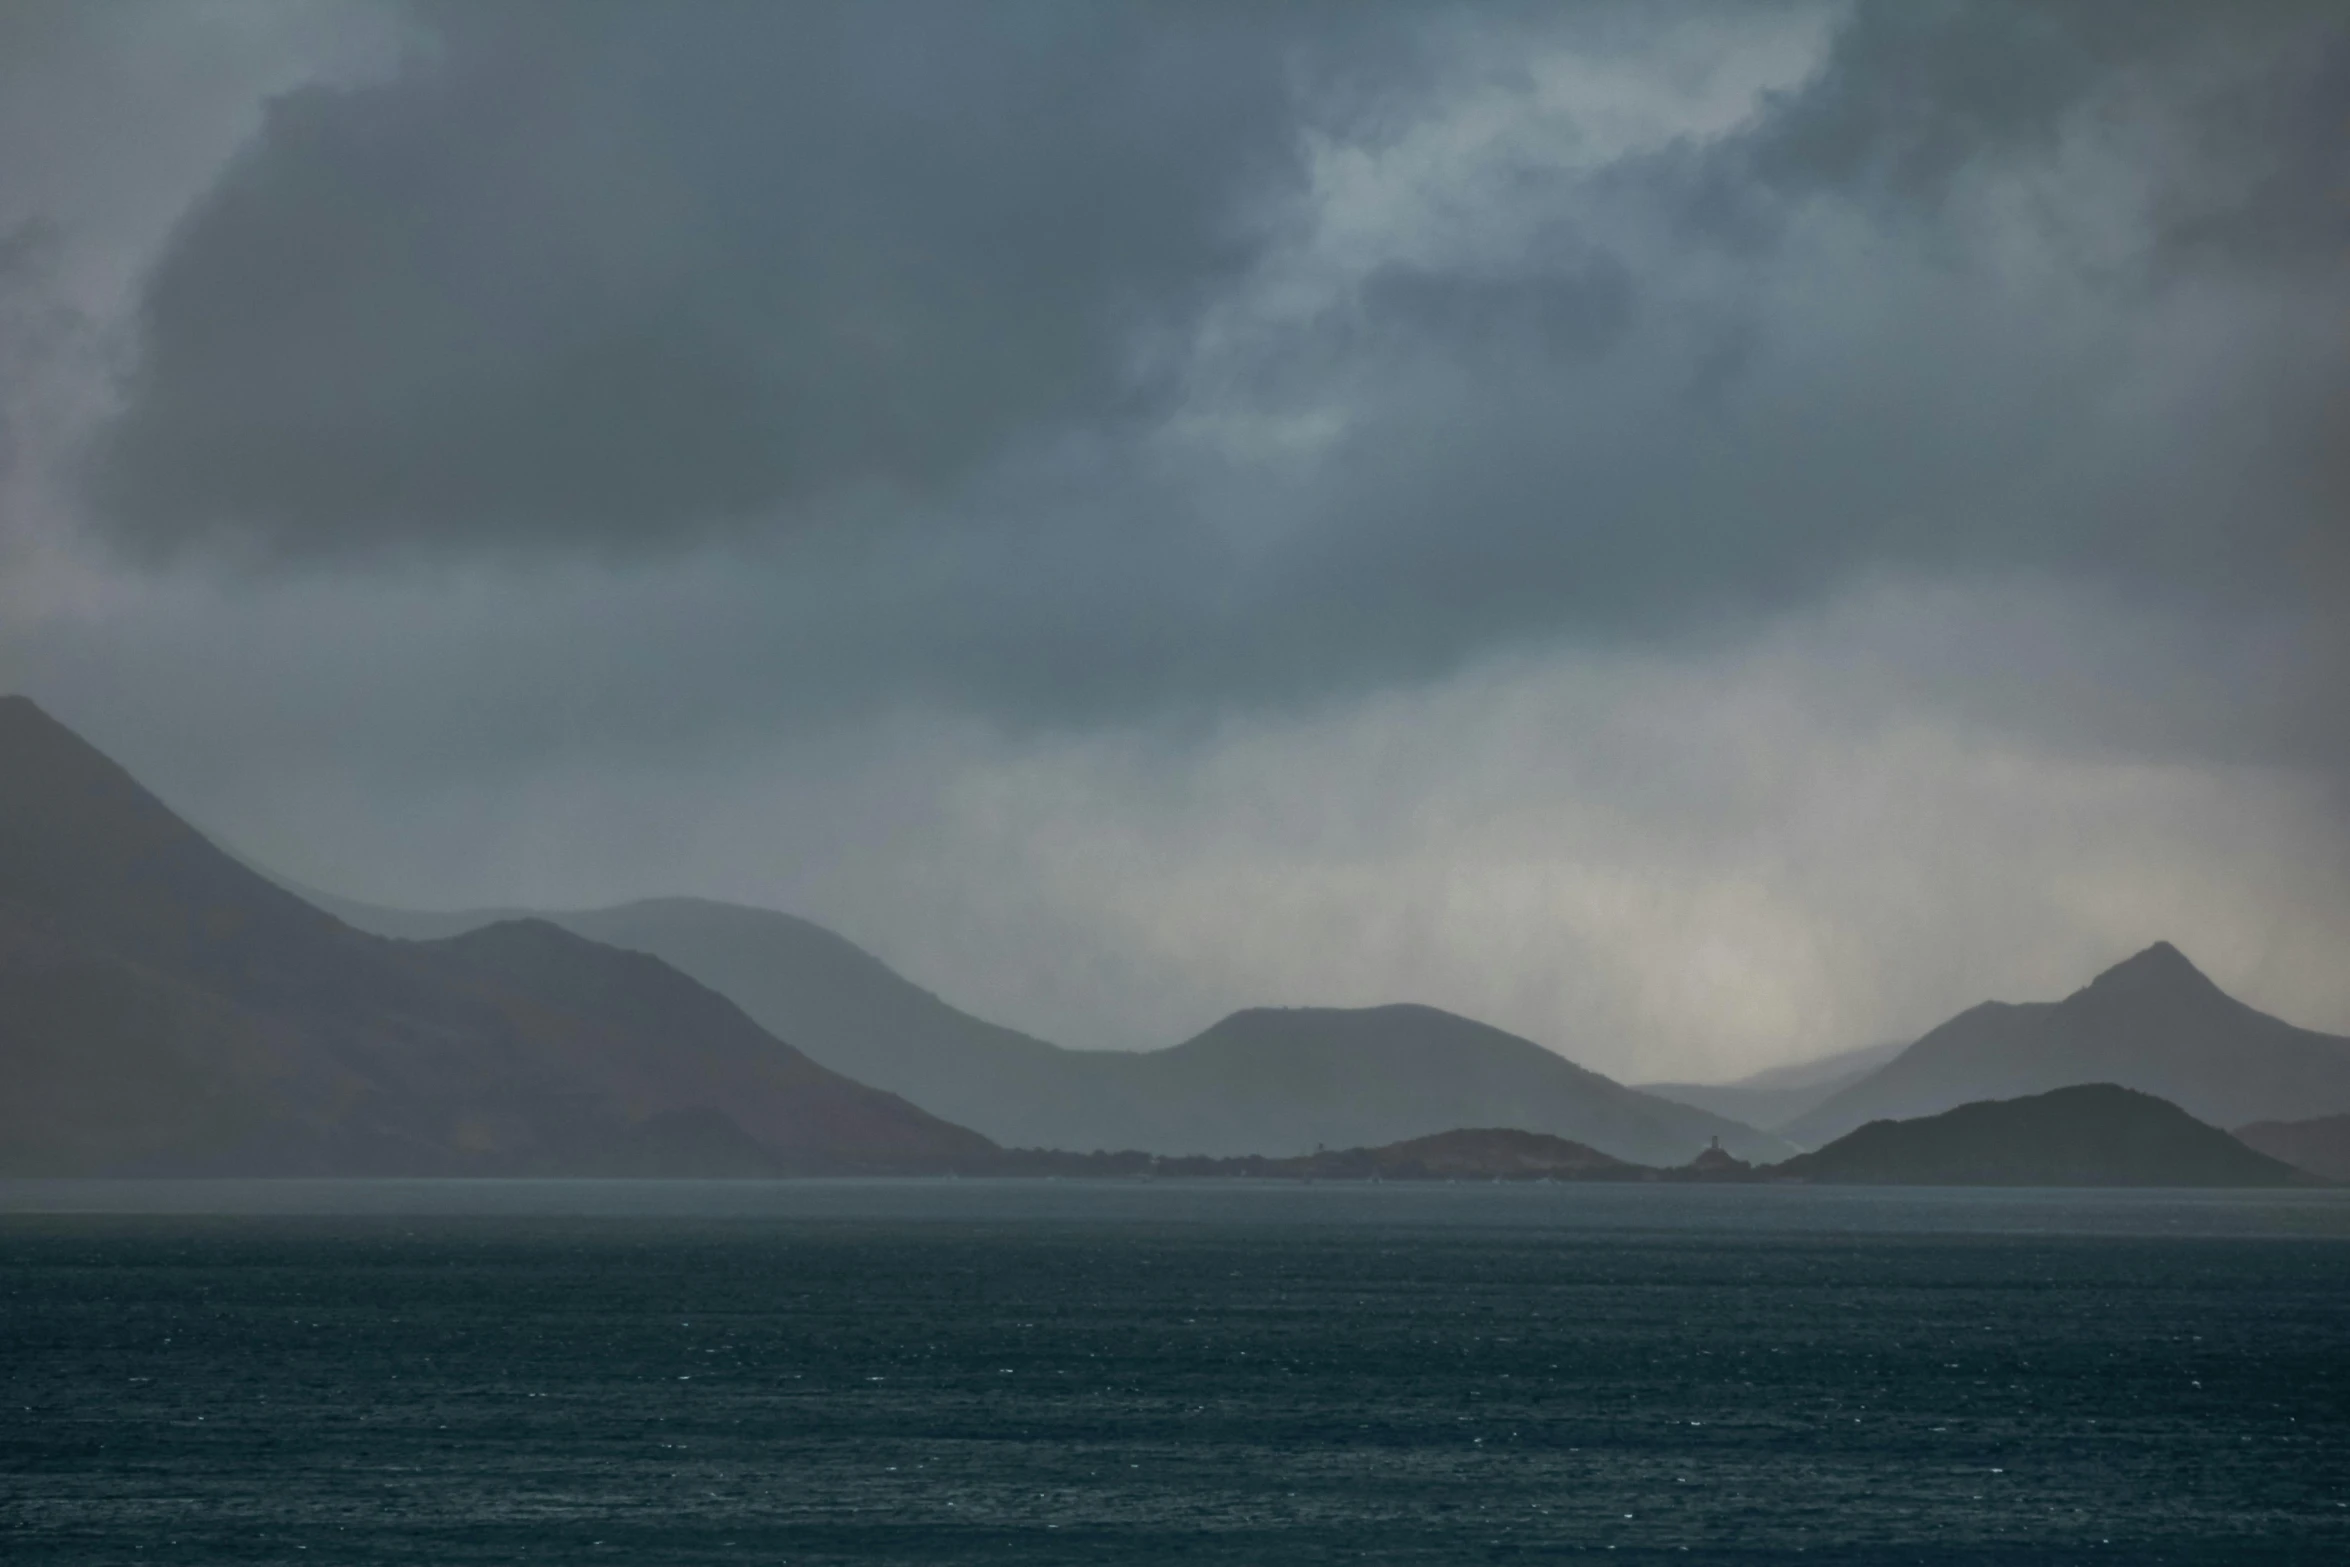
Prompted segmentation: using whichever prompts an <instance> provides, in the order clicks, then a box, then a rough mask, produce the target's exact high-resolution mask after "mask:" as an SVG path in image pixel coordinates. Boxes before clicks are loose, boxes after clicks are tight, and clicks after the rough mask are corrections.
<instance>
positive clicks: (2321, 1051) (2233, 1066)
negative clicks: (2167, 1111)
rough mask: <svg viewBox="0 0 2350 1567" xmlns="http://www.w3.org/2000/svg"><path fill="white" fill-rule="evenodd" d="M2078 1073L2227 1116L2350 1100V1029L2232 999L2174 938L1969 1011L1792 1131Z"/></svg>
mask: <svg viewBox="0 0 2350 1567" xmlns="http://www.w3.org/2000/svg"><path fill="white" fill-rule="evenodd" d="M2072 1083H2119V1084H2121V1085H2122V1086H2124V1087H2128V1088H2135V1089H2138V1090H2140V1091H2142V1092H2144V1093H2149V1094H2154V1095H2156V1096H2158V1097H2160V1098H2163V1099H2167V1100H2169V1101H2170V1102H2171V1103H2173V1104H2175V1105H2178V1106H2179V1107H2180V1108H2182V1109H2183V1110H2185V1111H2186V1112H2187V1113H2188V1114H2189V1115H2192V1116H2195V1117H2197V1118H2199V1119H2201V1120H2205V1121H2209V1122H2211V1123H2213V1124H2214V1125H2218V1126H2239V1125H2242V1124H2243V1123H2245V1122H2247V1121H2259V1120H2270V1119H2278V1118H2282V1117H2286V1116H2296V1115H2300V1116H2305V1115H2308V1114H2311V1113H2313V1112H2322V1111H2334V1110H2350V1040H2346V1039H2339V1038H2336V1037H2334V1036H2332V1035H2330V1034H2318V1033H2312V1032H2310V1031H2309V1030H2307V1029H2302V1028H2295V1027H2294V1026H2293V1025H2292V1024H2290V1023H2286V1022H2282V1021H2280V1020H2278V1019H2276V1018H2273V1017H2270V1016H2268V1015H2267V1014H2265V1013H2262V1012H2256V1011H2254V1010H2253V1009H2252V1008H2250V1007H2248V1006H2246V1005H2244V1003H2242V1002H2241V1001H2238V1000H2236V999H2234V998H2233V997H2231V996H2229V995H2228V994H2227V993H2226V992H2224V991H2222V990H2221V989H2220V988H2219V987H2218V986H2217V985H2214V984H2213V983H2212V982H2211V981H2210V980H2209V979H2207V978H2205V977H2204V975H2203V974H2202V972H2201V971H2200V970H2198V969H2197V968H2196V967H2195V965H2194V964H2192V963H2190V962H2188V961H2187V959H2186V958H2185V957H2184V956H2183V955H2182V954H2181V953H2180V952H2179V950H2178V949H2177V948H2176V947H2173V946H2172V945H2170V944H2169V943H2168V942H2157V943H2156V944H2155V945H2153V946H2151V947H2149V948H2147V949H2146V950H2145V951H2143V952H2141V953H2139V954H2138V955H2137V956H2135V957H2133V958H2130V959H2129V960H2128V961H2126V962H2123V963H2119V964H2116V965H2115V966H2114V967H2112V968H2110V969H2108V970H2106V971H2105V972H2104V973H2103V974H2100V975H2098V976H2097V978H2096V979H2095V980H2094V981H2093V982H2091V983H2090V984H2089V985H2088V986H2086V987H2085V988H2083V989H2081V990H2078V991H2075V992H2074V993H2073V994H2072V995H2070V996H2067V997H2066V998H2065V999H2064V1000H2062V1001H2053V1002H2027V1003H2023V1004H2021V1005H2011V1004H2009V1003H2006V1002H1997V1001H1992V1002H1985V1003H1984V1004H1983V1005H1981V1006H1978V1007H1974V1008H1971V1009H1970V1010H1968V1011H1965V1012H1962V1013H1960V1014H1959V1015H1958V1016H1957V1017H1955V1018H1952V1019H1951V1020H1950V1021H1949V1022H1947V1023H1944V1024H1943V1025H1942V1026H1941V1027H1939V1028H1937V1029H1935V1030H1934V1031H1933V1032H1932V1033H1930V1034H1927V1035H1926V1036H1925V1037H1924V1038H1922V1039H1920V1040H1919V1041H1918V1042H1917V1043H1916V1044H1914V1045H1911V1046H1910V1047H1909V1048H1908V1049H1907V1050H1905V1051H1903V1052H1902V1053H1901V1054H1900V1055H1898V1056H1896V1057H1894V1058H1893V1060H1891V1061H1890V1062H1888V1063H1886V1064H1885V1065H1884V1066H1882V1067H1880V1068H1878V1069H1877V1070H1876V1071H1875V1072H1872V1073H1870V1074H1869V1075H1868V1076H1866V1077H1864V1078H1862V1079H1861V1080H1860V1081H1859V1082H1857V1083H1854V1084H1852V1085H1850V1086H1849V1087H1846V1088H1844V1089H1842V1090H1840V1091H1839V1092H1837V1093H1836V1094H1835V1095H1833V1096H1832V1097H1830V1098H1829V1099H1828V1100H1827V1101H1826V1102H1825V1103H1823V1104H1821V1105H1820V1106H1819V1107H1818V1108H1817V1109H1815V1110H1812V1111H1810V1112H1809V1113H1807V1114H1805V1115H1802V1116H1799V1117H1797V1118H1796V1119H1795V1120H1794V1121H1791V1122H1789V1123H1788V1124H1787V1125H1786V1126H1784V1127H1782V1128H1781V1130H1782V1131H1783V1132H1784V1133H1785V1135H1786V1136H1787V1137H1789V1138H1790V1139H1792V1140H1794V1141H1795V1142H1798V1143H1802V1144H1805V1145H1807V1146H1812V1147H1818V1146H1820V1145H1822V1144H1825V1143H1827V1142H1829V1141H1830V1140H1832V1139H1834V1138H1837V1137H1840V1136H1842V1135H1843V1134H1844V1133H1846V1132H1848V1131H1850V1130H1852V1129H1853V1128H1854V1127H1856V1126H1859V1125H1861V1124H1863V1123H1864V1122H1868V1121H1875V1120H1883V1119H1886V1118H1897V1119H1898V1118H1906V1117H1911V1116H1920V1115H1932V1114H1934V1113H1936V1112H1937V1111H1942V1110H1947V1109H1950V1108H1951V1107H1952V1106H1954V1105H1960V1104H1966V1103H1969V1102H1972V1101H1974V1100H1979V1099H2013V1098H2016V1097H2019V1096H2022V1095H2026V1094H2036V1093H2044V1092H2046V1091H2047V1090H2049V1089H2052V1088H2061V1087H2064V1086H2066V1085H2067V1084H2072Z"/></svg>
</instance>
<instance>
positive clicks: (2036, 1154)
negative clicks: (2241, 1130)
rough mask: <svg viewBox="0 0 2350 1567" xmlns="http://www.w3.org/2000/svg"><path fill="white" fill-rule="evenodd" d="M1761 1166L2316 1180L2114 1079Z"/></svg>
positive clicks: (1864, 1134) (2017, 1176)
mask: <svg viewBox="0 0 2350 1567" xmlns="http://www.w3.org/2000/svg"><path fill="white" fill-rule="evenodd" d="M1765 1173H1766V1174H1767V1175H1769V1176H1770V1177H1772V1178H1775V1179H1801V1180H1809V1181H1822V1182H1842V1183H1851V1184H1861V1185H1927V1186H2301V1185H2313V1184H2318V1183H2317V1182H2316V1181H2315V1180H2314V1179H2313V1178H2312V1177H2311V1176H2309V1175H2307V1174H2305V1173H2304V1172H2302V1171H2300V1170H2297V1169H2295V1168H2293V1167H2292V1166H2291V1165H2289V1164H2286V1163H2285V1162H2283V1161H2282V1160H2279V1159H2273V1158H2270V1157H2269V1156H2268V1155H2267V1154H2264V1153H2259V1152H2256V1151H2255V1150H2253V1149H2250V1148H2247V1147H2245V1146H2244V1145H2243V1144H2242V1143H2240V1142H2238V1141H2237V1140H2236V1139H2235V1138H2233V1137H2230V1136H2229V1135H2228V1134H2227V1133H2225V1132H2223V1131H2221V1130H2220V1129H2219V1128H2218V1127H2216V1126H2206V1125H2205V1124H2204V1123H2203V1122H2201V1121H2198V1120H2196V1119H2195V1118H2194V1117H2193V1116H2191V1115H2189V1114H2187V1112H2186V1111H2184V1110H2182V1109H2180V1108H2179V1107H2178V1106H2177V1105H2174V1104H2171V1103H2169V1102H2168V1101H2167V1100H2162V1099H2157V1098H2156V1097H2154V1096H2153V1095H2152V1094H2142V1093H2139V1092H2137V1091H2136V1090H2135V1089H2129V1088H2121V1087H2118V1086H2116V1085H2114V1084H2112V1083H2083V1084H2076V1085H2074V1086H2073V1087H2070V1088H2059V1089H2055V1090H2053V1091H2052V1092H2049V1093H2044V1094H2034V1095H2030V1096H2028V1097H2025V1098H2021V1099H2006V1100H1997V1101H1990V1102H1985V1103H1980V1104H1967V1105H1960V1106H1959V1107H1958V1108H1956V1109H1954V1110H1945V1111H1943V1112H1941V1113H1940V1114H1938V1115H1931V1116H1924V1117H1920V1118H1918V1119H1915V1120H1907V1121H1872V1122H1870V1123H1869V1124H1868V1125H1866V1126H1863V1127H1861V1128H1860V1129H1859V1130H1858V1131H1854V1132H1850V1133H1847V1134H1846V1135H1845V1136H1843V1137H1840V1138H1838V1139H1836V1141H1834V1142H1832V1143H1830V1144H1828V1146H1826V1147H1825V1148H1822V1149H1820V1150H1819V1151H1818V1152H1816V1153H1808V1154H1801V1155H1798V1156H1797V1157H1795V1158H1793V1159H1790V1160H1788V1161H1786V1162H1785V1163H1784V1164H1781V1165H1779V1166H1778V1167H1777V1168H1776V1169H1774V1170H1771V1171H1768V1172H1765Z"/></svg>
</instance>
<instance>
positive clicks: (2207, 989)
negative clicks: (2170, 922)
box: [2089, 941, 2219, 996]
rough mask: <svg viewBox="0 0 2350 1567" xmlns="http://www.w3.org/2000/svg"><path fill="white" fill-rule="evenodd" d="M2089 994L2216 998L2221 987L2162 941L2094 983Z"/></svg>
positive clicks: (2090, 984) (2174, 948) (2108, 970)
mask: <svg viewBox="0 0 2350 1567" xmlns="http://www.w3.org/2000/svg"><path fill="white" fill-rule="evenodd" d="M2089 992H2090V993H2094V994H2097V995H2101V996H2137V995H2186V994H2193V995H2216V994H2218V993H2219V987H2218V986H2217V985H2214V984H2213V983H2212V982H2211V980H2210V979H2209V978H2208V977H2207V976H2206V975H2205V974H2204V972H2203V971H2202V970H2201V969H2199V968H2197V967H2196V966H2195V965H2194V964H2193V963H2190V962H2189V961H2188V960H2187V955H2186V954H2185V953H2184V952H2181V951H2180V950H2179V949H2178V948H2176V947H2174V946H2172V945H2171V944H2170V943H2169V942H2167V941H2158V942H2156V943H2155V944H2154V945H2153V946H2151V947H2148V948H2147V949H2146V950H2145V951H2143V952H2141V953H2138V954H2137V955H2136V956H2134V957H2129V958H2124V959H2123V960H2122V961H2121V962H2119V963H2116V964H2115V965H2114V966H2113V967H2111V968H2109V969H2107V970H2106V971H2105V972H2104V973H2102V974H2100V975H2098V976H2097V977H2096V978H2095V979H2093V980H2091V981H2090V982H2089Z"/></svg>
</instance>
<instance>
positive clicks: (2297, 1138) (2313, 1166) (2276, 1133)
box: [2236, 1115, 2350, 1181]
mask: <svg viewBox="0 0 2350 1567" xmlns="http://www.w3.org/2000/svg"><path fill="white" fill-rule="evenodd" d="M2236 1141H2238V1142H2240V1143H2242V1144H2243V1145H2244V1146H2245V1147H2247V1148H2257V1149H2259V1150H2260V1151H2261V1152H2262V1153H2264V1154H2267V1155H2268V1156H2269V1157H2270V1158H2271V1159H2282V1160H2284V1161H2285V1163H2287V1164H2289V1165H2292V1166H2293V1167H2294V1168H2295V1169H2299V1170H2307V1171H2308V1172H2309V1173H2310V1174H2312V1175H2322V1176H2324V1177H2326V1179H2328V1180H2332V1181H2350V1115H2321V1116H2318V1117H2316V1118H2314V1119H2312V1120H2307V1121H2255V1122H2253V1123H2252V1124H2251V1125H2250V1126H2239V1127H2237V1128H2236Z"/></svg>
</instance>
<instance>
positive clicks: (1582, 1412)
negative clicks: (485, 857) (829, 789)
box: [0, 1182, 2350, 1567]
mask: <svg viewBox="0 0 2350 1567" xmlns="http://www.w3.org/2000/svg"><path fill="white" fill-rule="evenodd" d="M0 1560H5V1561H6V1562H8V1563H11V1564H17V1567H31V1564H35V1563H50V1562H73V1563H84V1562H109V1563H111V1562H226V1561H236V1562H307V1563H320V1562H331V1563H372V1562H403V1563H432V1564H453V1563H472V1562H522V1561H545V1562H564V1563H569V1562H597V1561H610V1562H615V1563H619V1562H631V1563H693V1562H721V1561H724V1562H796V1563H834V1562H876V1561H887V1562H908V1563H958V1562H1022V1563H1048V1564H1049V1563H1064V1562H1066V1563H1079V1562H1084V1563H1138V1564H1147V1563H1192V1562H1217V1563H1226V1562H1230V1563H1266V1564H1286V1563H1315V1562H1342V1561H1344V1562H1488V1561H1501V1562H1511V1561H1525V1562H1547V1561H1591V1562H1599V1561H1605V1562H1618V1563H1622V1562H1708V1563H1748V1562H1752V1563H1764V1562H1769V1563H1781V1562H1786V1563H1793V1562H1807V1563H1816V1562H1855V1563H1871V1564H1875V1563H1901V1562H1924V1563H1962V1562H1966V1563H1972V1562H1984V1563H1994V1562H2095V1561H2110V1562H2114V1563H2117V1564H2120V1563H2126V1564H2133V1567H2134V1564H2147V1563H2163V1562H2215V1563H2258V1562H2308V1563H2339V1562H2346V1561H2350V1202H2346V1201H2345V1200H2344V1198H2343V1196H2342V1195H2341V1194H2336V1193H2322V1192H2321V1193H2306V1194H2287V1195H2284V1196H2239V1195H2227V1196H2210V1197H2197V1196H2190V1195H2187V1194H2123V1195H2110V1196H2096V1195H2091V1194H2080V1193H2016V1192H2006V1193H1997V1194H1981V1195H1975V1194H1966V1193H1955V1192H1915V1193H1898V1192H1826V1191H1816V1190H1815V1191H1805V1190H1796V1189H1777V1188H1762V1189H1753V1188H1733V1189H1701V1188H1674V1189H1657V1188H1640V1187H1610V1188H1586V1187H1558V1188H1540V1187H1535V1188H1484V1187H1462V1188H1452V1187H1437V1188H1425V1189H1405V1188H1399V1187H1393V1186H1390V1187H1384V1188H1381V1187H1355V1188H1348V1189H1340V1188H1335V1187H1319V1188H1293V1189H1284V1188H1273V1189H1258V1188H1241V1187H1231V1186H1223V1187H1219V1186H1199V1187H1183V1186H1178V1185H1173V1184H1165V1185H1160V1186H1157V1187H1151V1186H1144V1185H1140V1184H1137V1185H1133V1186H1122V1187H1121V1186H1109V1185H1103V1186H1084V1185H1078V1184H1075V1183H1071V1184H1068V1185H1060V1184H1054V1183H1030V1184H1026V1185H1021V1184H1009V1183H1008V1184H1003V1185H996V1184H992V1183H976V1182H974V1183H935V1184H933V1183H895V1184H886V1183H870V1184H858V1183H805V1184H771V1185H756V1184H744V1185H726V1184H710V1185H703V1184H694V1183H660V1184H654V1183H647V1184H644V1185H627V1184H593V1183H561V1184H547V1185H531V1184H512V1185H503V1184H501V1185H481V1186H459V1185H454V1184H452V1185H444V1186H438V1187H432V1186H421V1185H413V1184H402V1183H368V1184H343V1183H277V1184H274V1185H268V1186H239V1185H207V1186H169V1187H166V1186H152V1187H149V1186H140V1185H136V1184H96V1183H76V1184H53V1183H22V1182H19V1183H0Z"/></svg>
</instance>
